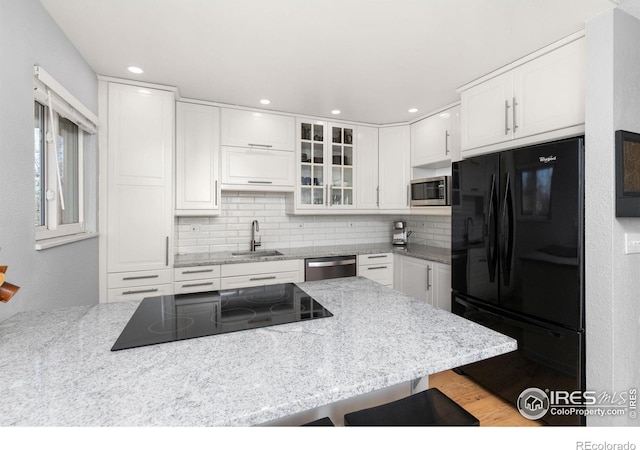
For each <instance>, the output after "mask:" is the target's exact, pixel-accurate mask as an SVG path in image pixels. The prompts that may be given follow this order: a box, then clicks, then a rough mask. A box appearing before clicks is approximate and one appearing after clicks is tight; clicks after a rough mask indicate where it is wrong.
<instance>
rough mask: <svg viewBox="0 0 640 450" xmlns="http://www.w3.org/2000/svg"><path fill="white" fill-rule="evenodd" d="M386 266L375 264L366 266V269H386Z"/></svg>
mask: <svg viewBox="0 0 640 450" xmlns="http://www.w3.org/2000/svg"><path fill="white" fill-rule="evenodd" d="M386 268H387V266H376V267H367V270H378V269H386Z"/></svg>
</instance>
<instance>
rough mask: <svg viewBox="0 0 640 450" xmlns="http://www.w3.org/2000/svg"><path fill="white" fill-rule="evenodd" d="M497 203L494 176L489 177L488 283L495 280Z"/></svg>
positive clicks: (486, 245)
mask: <svg viewBox="0 0 640 450" xmlns="http://www.w3.org/2000/svg"><path fill="white" fill-rule="evenodd" d="M497 202H498V194H497V192H496V175H495V174H492V175H491V187H490V190H489V202H488V210H487V238H486V239H485V250H486V252H487V265H488V266H489V281H490V282H492V283H493V282H494V281H495V278H496V266H497V264H496V263H497V259H498V251H497V248H496V246H497V236H496V230H497V221H498V209H497V208H496V203H497Z"/></svg>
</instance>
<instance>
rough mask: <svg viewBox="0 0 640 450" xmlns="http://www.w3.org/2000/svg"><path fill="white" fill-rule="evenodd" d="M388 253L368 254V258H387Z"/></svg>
mask: <svg viewBox="0 0 640 450" xmlns="http://www.w3.org/2000/svg"><path fill="white" fill-rule="evenodd" d="M386 257H387V255H371V256H367V259H375V258H386Z"/></svg>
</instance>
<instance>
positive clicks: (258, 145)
mask: <svg viewBox="0 0 640 450" xmlns="http://www.w3.org/2000/svg"><path fill="white" fill-rule="evenodd" d="M249 147H262V148H271V147H273V145H268V144H249Z"/></svg>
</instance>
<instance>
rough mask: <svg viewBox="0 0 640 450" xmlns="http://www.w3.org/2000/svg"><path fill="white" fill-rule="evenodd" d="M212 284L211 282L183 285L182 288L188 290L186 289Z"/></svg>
mask: <svg viewBox="0 0 640 450" xmlns="http://www.w3.org/2000/svg"><path fill="white" fill-rule="evenodd" d="M212 284H213V281H208V282H206V283H191V284H183V285H182V287H183V288H188V287H198V286H211V285H212Z"/></svg>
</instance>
